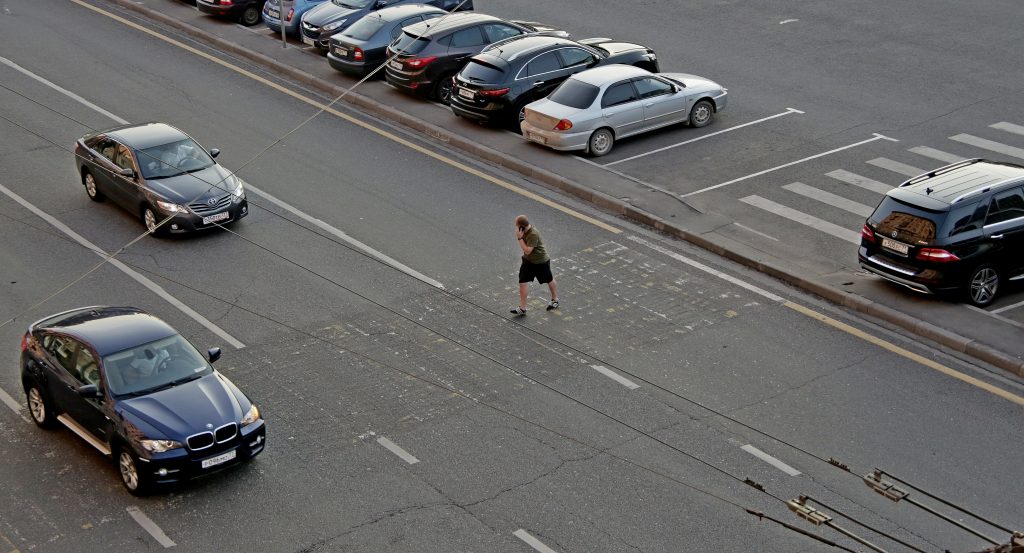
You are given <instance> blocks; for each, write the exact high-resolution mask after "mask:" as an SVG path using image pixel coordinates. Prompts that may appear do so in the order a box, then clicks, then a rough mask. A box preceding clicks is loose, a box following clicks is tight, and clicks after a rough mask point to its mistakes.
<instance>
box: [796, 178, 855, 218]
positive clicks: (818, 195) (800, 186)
mask: <svg viewBox="0 0 1024 553" xmlns="http://www.w3.org/2000/svg"><path fill="white" fill-rule="evenodd" d="M782 188H783V189H785V190H789V191H790V192H793V193H794V194H800V195H801V196H804V197H806V198H810V199H812V200H818V201H819V202H821V203H824V204H828V205H830V206H832V207H837V208H839V209H842V210H843V211H849V212H850V213H853V214H854V215H860V216H861V217H867V216H868V215H871V212H872V211H874V208H872V207H870V206H866V205H864V204H861V203H857V202H855V201H853V200H847V199H846V198H844V197H842V196H839V195H836V194H833V193H831V192H826V191H824V190H819V189H817V188H814V187H813V186H807V185H806V184H804V183H802V182H791V183H789V184H787V185H785V186H783V187H782Z"/></svg>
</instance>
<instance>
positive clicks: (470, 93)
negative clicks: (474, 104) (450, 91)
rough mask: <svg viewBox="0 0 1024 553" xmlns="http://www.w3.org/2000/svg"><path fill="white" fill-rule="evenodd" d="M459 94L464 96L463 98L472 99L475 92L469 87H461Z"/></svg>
mask: <svg viewBox="0 0 1024 553" xmlns="http://www.w3.org/2000/svg"><path fill="white" fill-rule="evenodd" d="M459 96H462V97H463V98H469V99H470V100H472V99H473V96H475V94H473V91H472V90H470V89H468V88H462V87H459Z"/></svg>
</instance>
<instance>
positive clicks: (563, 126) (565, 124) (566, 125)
mask: <svg viewBox="0 0 1024 553" xmlns="http://www.w3.org/2000/svg"><path fill="white" fill-rule="evenodd" d="M571 128H572V121H570V120H568V119H562V120H561V121H559V122H558V124H557V125H555V130H556V131H567V130H569V129H571Z"/></svg>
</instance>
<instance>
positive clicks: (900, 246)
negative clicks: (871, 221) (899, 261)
mask: <svg viewBox="0 0 1024 553" xmlns="http://www.w3.org/2000/svg"><path fill="white" fill-rule="evenodd" d="M882 247H883V248H885V249H887V250H892V251H894V252H896V253H900V254H903V255H907V252H909V251H910V246H909V245H907V244H904V243H903V242H897V241H895V240H892V239H889V238H882Z"/></svg>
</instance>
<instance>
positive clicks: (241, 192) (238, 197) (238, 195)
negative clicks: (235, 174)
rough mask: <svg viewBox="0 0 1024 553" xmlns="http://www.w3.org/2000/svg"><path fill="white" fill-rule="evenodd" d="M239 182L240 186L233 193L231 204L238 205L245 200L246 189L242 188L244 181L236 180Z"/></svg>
mask: <svg viewBox="0 0 1024 553" xmlns="http://www.w3.org/2000/svg"><path fill="white" fill-rule="evenodd" d="M235 181H236V182H238V186H235V189H234V190H232V191H231V203H233V204H237V203H238V202H240V201H242V200H244V199H245V187H244V186H242V179H235Z"/></svg>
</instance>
